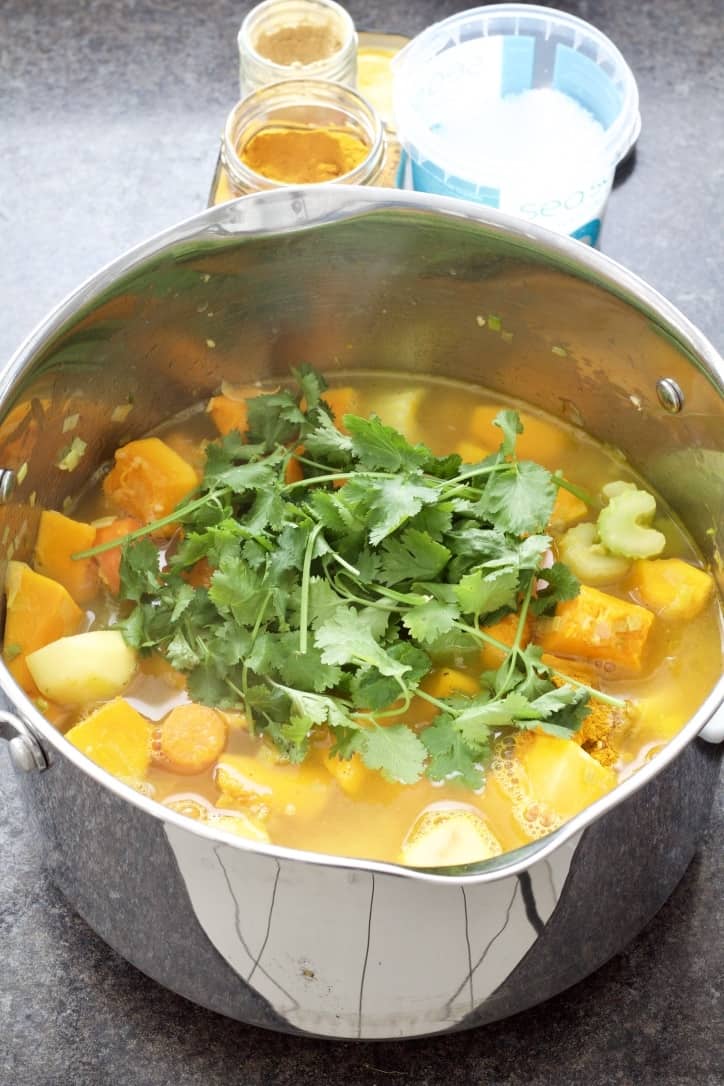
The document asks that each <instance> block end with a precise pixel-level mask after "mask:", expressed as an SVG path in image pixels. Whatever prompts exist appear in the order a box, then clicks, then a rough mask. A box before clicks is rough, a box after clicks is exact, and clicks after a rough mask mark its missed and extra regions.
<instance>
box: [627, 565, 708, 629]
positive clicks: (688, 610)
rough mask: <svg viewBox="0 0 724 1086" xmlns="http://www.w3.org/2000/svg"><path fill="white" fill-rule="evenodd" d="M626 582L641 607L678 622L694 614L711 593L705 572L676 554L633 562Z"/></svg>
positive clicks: (702, 607)
mask: <svg viewBox="0 0 724 1086" xmlns="http://www.w3.org/2000/svg"><path fill="white" fill-rule="evenodd" d="M628 583H629V588H630V589H631V591H632V592H633V593H634V595H635V596H636V598H637V599H638V600H640V601H641V603H643V604H644V606H645V607H649V608H651V610H652V611H654V612H655V614H657V615H660V616H661V617H662V618H665V619H673V620H674V621H679V622H683V621H690V620H691V619H693V618H696V616H697V615H698V614H700V613H701V612H702V611H703V610H704V608H705V607H706V605H707V603H708V602H709V600H710V599H711V597H712V595H713V593H714V582H713V580H712V578H711V577H710V576H709V574H708V573H706V572H705V570H703V569H697V568H696V566H691V565H689V563H688V562H683V561H682V560H681V559H680V558H642V559H640V560H639V561H637V562H634V564H633V568H632V570H631V573H630V575H629V582H628Z"/></svg>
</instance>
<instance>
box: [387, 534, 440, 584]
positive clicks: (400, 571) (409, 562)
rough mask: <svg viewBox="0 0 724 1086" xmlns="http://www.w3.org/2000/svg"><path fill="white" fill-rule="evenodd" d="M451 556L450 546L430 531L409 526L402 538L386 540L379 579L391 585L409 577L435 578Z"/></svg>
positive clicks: (417, 578) (415, 578)
mask: <svg viewBox="0 0 724 1086" xmlns="http://www.w3.org/2000/svg"><path fill="white" fill-rule="evenodd" d="M450 557H451V552H450V551H449V550H448V548H447V547H445V546H443V544H442V543H437V542H436V541H435V540H434V539H433V538H432V537H431V536H430V535H428V533H427V532H421V531H420V530H419V529H418V528H408V529H406V531H404V532H403V533H402V535H401V536H400V538H399V539H386V540H385V541H384V542H383V544H382V563H381V567H380V572H379V579H380V581H382V583H383V584H388V585H395V584H398V583H399V582H400V581H407V580H416V581H420V580H424V581H427V580H432V579H433V578H435V577H437V575H438V574H439V573H440V571H441V570H442V569H443V568H444V566H445V565H446V563H447V561H448V559H449V558H450Z"/></svg>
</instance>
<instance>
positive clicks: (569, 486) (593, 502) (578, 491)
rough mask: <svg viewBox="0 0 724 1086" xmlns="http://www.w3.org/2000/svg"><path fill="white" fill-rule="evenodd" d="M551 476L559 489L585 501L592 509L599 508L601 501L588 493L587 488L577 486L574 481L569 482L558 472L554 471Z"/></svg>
mask: <svg viewBox="0 0 724 1086" xmlns="http://www.w3.org/2000/svg"><path fill="white" fill-rule="evenodd" d="M551 478H552V480H553V482H554V483H555V484H556V486H557V487H558V488H559V489H561V490H567V491H568V492H569V494H573V495H574V497H576V498H580V500H581V501H582V502H585V504H586V505H588V506H589V507H590V508H592V509H600V507H601V503H600V502H599V501H598V500H597V499H596V498H594V497H593V495H592V494H589V493H588V491H587V490H584V489H583V487H580V486H578V485H577V484H576V483H569V482H568V479H564V478H563V476H562V475H561V474H560V472H557V471H556V472H554V473H553V475H552V476H551Z"/></svg>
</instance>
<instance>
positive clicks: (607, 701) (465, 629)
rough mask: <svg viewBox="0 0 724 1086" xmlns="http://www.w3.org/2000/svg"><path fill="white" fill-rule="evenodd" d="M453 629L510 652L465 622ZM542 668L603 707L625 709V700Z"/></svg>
mask: <svg viewBox="0 0 724 1086" xmlns="http://www.w3.org/2000/svg"><path fill="white" fill-rule="evenodd" d="M455 629H457V630H460V632H461V633H466V634H470V636H471V637H474V638H475V640H476V641H480V642H481V643H482V644H484V645H490V646H492V648H494V649H500V651H501V652H504V653H505V654H506V656H507V654H508V653H509V652H510V645H506V644H505V642H504V641H498V639H497V637H491V636H490V634H486V633H485V632H484V631H483V630H479V629H477V628H476V627H475V626H468V625H467V623H465V622H456V623H455ZM543 667H545V668H546V670H547V671H549V672H550V673H551V675H555V676H556V678H558V679H563V680H564V681H565V682H567V683H571V685H572V686H580V687H581V688H582V689H583V690H587V691H588V693H589V695H590V697H592V698H594V699H595V700H596V701H601V702H603V704H604V705H610V706H611V707H612V708H614V709H624V708H625V707H626V700H625V698H617V697H614V695H613V694H604V693H603V691H602V690H597V689H596V687H595V686H589V685H588V684H587V683H582V682H580V680H578V679H572V678H571V676H570V675H566V673H565V671H559V669H558V668H555V667H550V666H549V665H548V664H544V665H543Z"/></svg>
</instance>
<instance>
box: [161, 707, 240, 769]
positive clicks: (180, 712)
mask: <svg viewBox="0 0 724 1086" xmlns="http://www.w3.org/2000/svg"><path fill="white" fill-rule="evenodd" d="M227 734H228V729H227V725H226V721H225V720H224V718H223V716H222V715H221V713H217V712H216V710H215V709H209V708H208V707H207V706H205V705H179V706H177V708H175V709H172V710H171V712H170V713H169V714H168V716H167V717H165V718H164V720H163V722H162V723H161V725H160V726H159V727H158V729H157V741H156V740H155V741H154V755H155V757H156V759H157V761H158V762H159V764H160V765H161V766H162V767H163V768H164V769H169V770H171V771H172V772H174V773H182V774H183V773H189V774H192V773H203V772H204V770H205V769H210V767H211V766H212V765H213V764H214V762H215V761H216V759H217V758H218V757H219V755H220V754H221V752H222V750H223V749H224V747H225V746H226V737H227Z"/></svg>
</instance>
